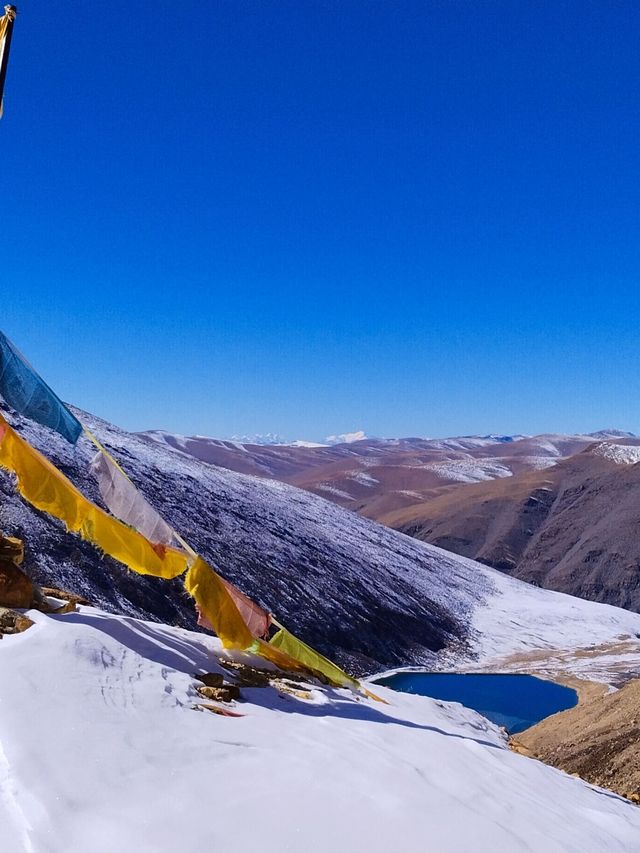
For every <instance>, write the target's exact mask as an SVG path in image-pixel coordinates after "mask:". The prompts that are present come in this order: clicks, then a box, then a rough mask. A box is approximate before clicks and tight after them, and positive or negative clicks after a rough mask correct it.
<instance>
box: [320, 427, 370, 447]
mask: <svg viewBox="0 0 640 853" xmlns="http://www.w3.org/2000/svg"><path fill="white" fill-rule="evenodd" d="M368 437H369V436H368V435H367V434H366V433H365V432H364V430H361V429H358V430H355V431H354V432H343V433H341V434H340V435H328V436H327V437H326V438H325V441H326V443H327V444H329V445H333V444H353V443H354V441H364V440H365V439H367V438H368Z"/></svg>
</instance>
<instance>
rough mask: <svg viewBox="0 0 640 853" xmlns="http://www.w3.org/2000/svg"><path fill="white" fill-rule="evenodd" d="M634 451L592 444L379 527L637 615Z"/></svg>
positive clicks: (639, 479) (639, 454)
mask: <svg viewBox="0 0 640 853" xmlns="http://www.w3.org/2000/svg"><path fill="white" fill-rule="evenodd" d="M639 461H640V450H639V448H638V447H636V446H632V445H624V444H617V443H610V442H607V443H602V442H596V443H592V445H591V446H590V447H589V448H587V449H586V450H584V451H583V452H581V453H578V454H576V455H574V456H572V457H570V458H569V459H566V460H563V461H561V462H559V463H558V464H557V465H556V466H554V467H552V468H548V469H546V470H544V471H530V472H526V473H523V474H520V475H518V476H514V477H512V478H509V479H508V480H507V479H504V480H495V481H493V482H489V483H479V484H474V485H469V486H466V487H465V488H464V489H457V490H450V491H448V492H447V493H444V494H441V495H439V496H436V497H435V498H434V499H433V500H431V501H429V502H426V503H423V504H418V505H415V506H413V507H410V508H408V509H407V510H400V511H396V512H393V513H389V514H387V515H385V516H383V517H382V518H381V521H382V522H384V523H385V524H388V525H390V526H391V527H394V528H396V529H399V530H402V531H404V532H405V533H408V534H410V535H412V536H415V537H417V538H419V539H421V540H424V541H427V542H431V543H433V544H435V545H438V546H440V547H443V548H446V549H447V550H450V551H453V552H455V553H459V554H462V555H464V556H468V557H471V558H473V559H476V560H479V561H481V562H483V563H486V564H487V565H491V566H495V567H496V568H499V569H501V570H502V571H505V572H508V573H509V574H511V575H513V576H514V577H517V578H520V579H522V580H525V581H528V582H530V583H535V584H537V585H540V586H544V587H546V588H550V589H556V590H561V591H563V592H568V593H571V594H573V595H579V596H581V597H583V598H588V599H590V600H593V601H604V602H608V603H611V604H615V605H618V606H620V607H628V608H630V609H632V610H636V611H637V610H640V541H639V540H638V537H637V526H638V518H639V514H638V513H639V511H638V495H639V494H640V465H639V464H637V463H638V462H639Z"/></svg>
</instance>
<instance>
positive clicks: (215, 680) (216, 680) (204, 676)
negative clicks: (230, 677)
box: [193, 672, 224, 687]
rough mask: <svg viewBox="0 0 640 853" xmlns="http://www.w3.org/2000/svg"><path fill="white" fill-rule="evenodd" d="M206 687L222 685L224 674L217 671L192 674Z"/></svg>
mask: <svg viewBox="0 0 640 853" xmlns="http://www.w3.org/2000/svg"><path fill="white" fill-rule="evenodd" d="M193 677H194V678H197V679H198V681H201V682H202V683H203V684H204V685H206V686H207V687H222V685H223V684H224V676H223V675H222V674H221V673H219V672H198V673H196V674H195V675H194V676H193Z"/></svg>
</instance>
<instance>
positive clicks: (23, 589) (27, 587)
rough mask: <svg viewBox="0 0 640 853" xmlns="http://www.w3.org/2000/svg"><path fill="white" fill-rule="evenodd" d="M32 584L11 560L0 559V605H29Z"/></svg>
mask: <svg viewBox="0 0 640 853" xmlns="http://www.w3.org/2000/svg"><path fill="white" fill-rule="evenodd" d="M33 596H34V586H33V583H32V582H31V580H29V578H28V577H27V576H26V575H25V573H24V572H22V571H21V570H20V569H19V568H18V566H17V565H15V564H14V563H13V562H9V561H4V560H2V559H0V607H23V608H25V609H28V608H29V607H31V604H32V602H33Z"/></svg>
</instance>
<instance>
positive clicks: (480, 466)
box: [420, 458, 513, 483]
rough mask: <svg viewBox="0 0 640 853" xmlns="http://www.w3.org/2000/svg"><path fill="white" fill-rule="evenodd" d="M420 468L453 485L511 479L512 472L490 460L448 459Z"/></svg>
mask: <svg viewBox="0 0 640 853" xmlns="http://www.w3.org/2000/svg"><path fill="white" fill-rule="evenodd" d="M420 467H421V468H426V469H427V470H430V471H433V472H434V474H436V476H438V477H440V478H441V479H443V480H448V481H450V482H454V483H480V482H482V481H485V480H495V479H498V478H500V477H511V476H512V473H513V472H512V471H511V470H510V469H509V468H507V467H506V466H505V465H502V464H500V463H499V462H497V461H495V460H492V459H473V458H470V459H450V460H447V461H446V462H431V463H428V464H426V465H421V466H420Z"/></svg>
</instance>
